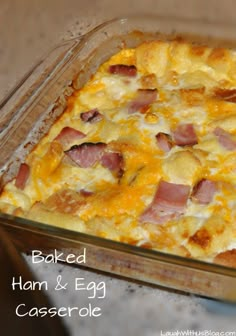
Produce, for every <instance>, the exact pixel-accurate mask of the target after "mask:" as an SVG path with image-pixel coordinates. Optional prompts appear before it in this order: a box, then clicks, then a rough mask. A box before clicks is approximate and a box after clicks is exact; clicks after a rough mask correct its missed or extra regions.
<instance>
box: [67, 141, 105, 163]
mask: <svg viewBox="0 0 236 336" xmlns="http://www.w3.org/2000/svg"><path fill="white" fill-rule="evenodd" d="M106 146H107V145H106V144H105V143H103V142H97V143H91V142H84V143H82V144H81V145H75V146H72V147H71V148H70V149H69V150H68V151H65V154H66V155H68V156H69V157H70V158H71V159H72V160H73V161H74V162H75V163H76V164H77V165H78V166H80V167H82V168H88V167H92V166H94V165H95V164H96V163H97V162H98V161H100V159H101V157H102V155H103V153H104V151H105V148H106Z"/></svg>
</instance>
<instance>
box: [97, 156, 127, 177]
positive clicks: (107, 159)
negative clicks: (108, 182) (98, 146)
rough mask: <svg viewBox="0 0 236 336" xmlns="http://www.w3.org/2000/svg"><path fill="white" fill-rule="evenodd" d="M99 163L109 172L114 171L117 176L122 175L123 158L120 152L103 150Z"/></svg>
mask: <svg viewBox="0 0 236 336" xmlns="http://www.w3.org/2000/svg"><path fill="white" fill-rule="evenodd" d="M101 164H102V166H103V167H105V168H108V169H109V170H110V171H111V172H113V173H116V174H117V176H118V177H121V176H122V175H123V172H124V171H123V168H124V160H123V156H122V155H121V154H120V153H115V152H105V153H104V154H103V156H102V158H101Z"/></svg>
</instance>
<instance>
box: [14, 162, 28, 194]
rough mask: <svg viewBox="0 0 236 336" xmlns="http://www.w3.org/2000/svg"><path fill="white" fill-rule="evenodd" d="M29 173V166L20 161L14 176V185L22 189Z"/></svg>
mask: <svg viewBox="0 0 236 336" xmlns="http://www.w3.org/2000/svg"><path fill="white" fill-rule="evenodd" d="M29 174H30V167H29V166H28V165H27V163H22V164H21V165H20V168H19V170H18V174H17V176H16V180H15V186H16V187H17V188H19V189H22V190H23V189H24V188H25V185H26V182H27V180H28V178H29Z"/></svg>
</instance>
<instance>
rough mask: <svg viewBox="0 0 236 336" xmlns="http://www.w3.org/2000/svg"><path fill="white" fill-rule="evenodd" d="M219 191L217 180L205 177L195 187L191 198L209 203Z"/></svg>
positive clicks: (202, 202) (201, 202) (198, 201)
mask: <svg viewBox="0 0 236 336" xmlns="http://www.w3.org/2000/svg"><path fill="white" fill-rule="evenodd" d="M216 191H217V185H216V182H214V181H211V180H207V179H203V180H201V181H200V182H198V183H197V184H196V186H195V187H194V188H193V192H192V195H191V198H192V200H193V201H196V202H197V203H200V204H209V203H210V202H211V201H212V200H213V197H214V194H215V192H216Z"/></svg>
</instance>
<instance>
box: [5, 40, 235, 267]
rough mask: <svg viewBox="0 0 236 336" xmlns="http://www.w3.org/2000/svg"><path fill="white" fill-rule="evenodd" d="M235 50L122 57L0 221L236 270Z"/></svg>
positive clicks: (16, 184) (46, 140)
mask: <svg viewBox="0 0 236 336" xmlns="http://www.w3.org/2000/svg"><path fill="white" fill-rule="evenodd" d="M235 191H236V53H235V52H234V51H232V50H228V49H223V48H222V49H220V48H210V47H205V46H197V45H192V44H189V43H186V42H183V41H170V42H168V41H165V42H164V41H154V42H146V43H143V44H141V45H140V46H138V47H137V48H134V49H122V50H121V51H120V52H119V53H117V54H116V55H114V56H112V57H111V58H110V59H109V60H108V61H107V62H105V63H104V64H102V65H101V66H100V67H99V69H98V70H97V72H96V73H95V75H93V77H92V78H91V79H90V80H89V82H88V83H87V84H86V85H85V86H84V87H83V88H82V89H79V90H77V91H75V92H74V94H73V95H72V96H71V97H70V98H69V99H68V102H67V108H66V110H65V111H64V113H63V114H62V116H61V117H60V118H59V119H58V120H56V122H55V123H54V125H53V126H52V128H51V129H50V131H49V132H48V134H47V135H45V136H44V137H43V139H42V140H41V141H40V142H39V143H38V145H37V146H36V147H35V148H34V149H33V150H32V151H31V152H30V154H29V155H28V156H27V158H26V160H25V162H22V164H21V165H20V168H19V172H18V174H17V176H16V178H15V179H14V180H12V181H11V182H9V183H7V184H6V185H5V187H4V189H3V192H2V193H1V196H0V209H1V211H2V212H5V213H9V214H14V215H15V216H20V217H24V218H27V219H32V220H35V221H39V222H43V223H47V224H52V225H56V226H60V227H64V228H68V229H71V230H76V231H80V232H85V233H88V234H91V235H95V236H100V237H105V238H108V239H112V240H116V241H121V242H125V243H128V244H132V245H136V246H141V247H146V248H150V249H154V250H159V251H164V252H168V253H173V254H177V255H181V256H185V257H193V258H197V259H201V260H206V261H214V262H216V263H223V264H225V265H229V266H234V267H236V192H235Z"/></svg>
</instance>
